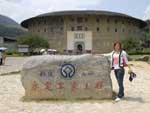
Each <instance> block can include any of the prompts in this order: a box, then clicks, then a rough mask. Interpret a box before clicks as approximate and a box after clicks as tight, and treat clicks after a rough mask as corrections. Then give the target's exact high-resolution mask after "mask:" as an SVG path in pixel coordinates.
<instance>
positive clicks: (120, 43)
mask: <svg viewBox="0 0 150 113" xmlns="http://www.w3.org/2000/svg"><path fill="white" fill-rule="evenodd" d="M117 44H119V46H120V50H121V49H122V45H121V43H120V42H115V43H114V49H115V46H116V45H117Z"/></svg>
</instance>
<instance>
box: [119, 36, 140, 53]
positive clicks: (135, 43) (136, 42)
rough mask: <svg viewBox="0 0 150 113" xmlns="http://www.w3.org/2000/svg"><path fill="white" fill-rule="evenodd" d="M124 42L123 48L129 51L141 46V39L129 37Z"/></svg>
mask: <svg viewBox="0 0 150 113" xmlns="http://www.w3.org/2000/svg"><path fill="white" fill-rule="evenodd" d="M121 42H122V44H123V49H125V50H126V51H128V52H131V51H135V50H136V49H137V48H139V47H140V39H138V38H133V37H128V38H125V39H124V40H122V41H121Z"/></svg>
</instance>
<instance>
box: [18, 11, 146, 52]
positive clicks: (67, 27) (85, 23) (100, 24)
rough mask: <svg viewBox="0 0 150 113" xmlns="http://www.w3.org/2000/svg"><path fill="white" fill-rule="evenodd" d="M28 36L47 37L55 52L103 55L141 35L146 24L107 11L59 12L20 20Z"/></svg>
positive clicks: (124, 15)
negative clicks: (117, 45)
mask: <svg viewBox="0 0 150 113" xmlns="http://www.w3.org/2000/svg"><path fill="white" fill-rule="evenodd" d="M21 25H22V26H23V27H25V28H28V30H29V31H30V32H31V33H35V34H38V35H40V36H42V37H44V38H47V39H48V41H49V45H50V48H51V49H56V50H57V51H58V52H59V53H62V54H64V53H69V54H76V53H104V52H105V53H106V52H110V51H111V50H112V49H113V43H114V42H115V41H120V40H122V39H124V38H127V37H136V38H139V37H140V36H141V30H142V28H143V27H145V26H146V23H145V22H144V21H142V20H140V19H137V18H134V17H131V16H128V15H126V14H121V13H116V12H108V11H88V10H84V11H83V10H81V11H59V12H51V13H46V14H42V15H39V16H36V17H33V18H29V19H27V20H24V21H23V22H22V23H21Z"/></svg>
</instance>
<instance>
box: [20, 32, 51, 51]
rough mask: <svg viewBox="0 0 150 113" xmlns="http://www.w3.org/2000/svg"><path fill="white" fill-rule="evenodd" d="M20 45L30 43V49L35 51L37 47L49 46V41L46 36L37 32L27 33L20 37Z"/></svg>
mask: <svg viewBox="0 0 150 113" xmlns="http://www.w3.org/2000/svg"><path fill="white" fill-rule="evenodd" d="M17 42H18V45H29V51H30V52H31V53H33V51H34V50H35V49H37V48H48V47H49V43H48V41H47V40H46V39H45V38H44V37H40V36H38V35H35V34H27V35H25V36H23V37H21V38H19V39H18V41H17Z"/></svg>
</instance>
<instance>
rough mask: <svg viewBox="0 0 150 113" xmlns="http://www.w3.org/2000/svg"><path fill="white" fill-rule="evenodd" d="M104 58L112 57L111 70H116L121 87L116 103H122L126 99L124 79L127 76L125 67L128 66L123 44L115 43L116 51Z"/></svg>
mask: <svg viewBox="0 0 150 113" xmlns="http://www.w3.org/2000/svg"><path fill="white" fill-rule="evenodd" d="M104 56H107V57H110V61H111V68H112V69H113V70H114V74H115V77H116V80H117V83H118V86H119V92H118V95H117V97H116V99H115V101H120V100H121V99H122V98H123V97H124V85H123V79H124V75H125V70H124V67H126V66H128V58H127V57H128V55H127V53H126V52H125V51H124V50H122V47H121V43H120V42H116V43H114V50H113V51H112V52H111V53H109V54H104Z"/></svg>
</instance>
